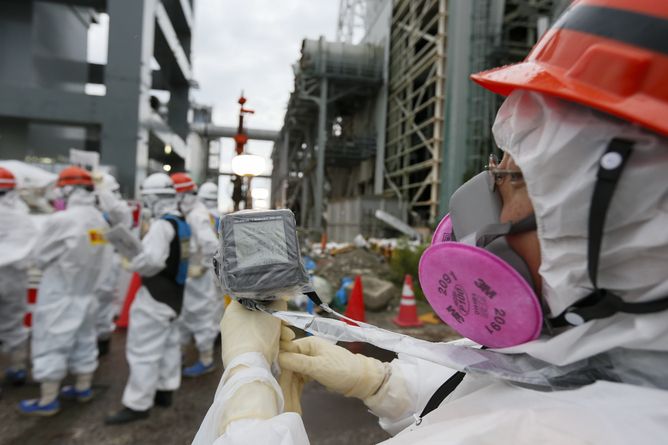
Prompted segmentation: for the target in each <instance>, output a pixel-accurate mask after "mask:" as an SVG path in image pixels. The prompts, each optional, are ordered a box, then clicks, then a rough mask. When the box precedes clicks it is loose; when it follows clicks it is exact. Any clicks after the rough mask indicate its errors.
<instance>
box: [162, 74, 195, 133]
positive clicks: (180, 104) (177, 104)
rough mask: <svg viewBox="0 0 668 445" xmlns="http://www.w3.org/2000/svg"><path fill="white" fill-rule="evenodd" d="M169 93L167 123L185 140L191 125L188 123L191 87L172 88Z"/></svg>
mask: <svg viewBox="0 0 668 445" xmlns="http://www.w3.org/2000/svg"><path fill="white" fill-rule="evenodd" d="M169 92H170V95H169V104H168V105H167V109H168V115H167V123H168V124H169V126H170V128H171V129H172V130H173V131H174V133H176V134H178V135H179V136H181V138H182V139H183V140H185V139H186V137H187V136H188V133H189V132H190V124H189V123H188V110H189V109H190V87H189V86H188V85H179V86H175V87H172V88H170V91H169Z"/></svg>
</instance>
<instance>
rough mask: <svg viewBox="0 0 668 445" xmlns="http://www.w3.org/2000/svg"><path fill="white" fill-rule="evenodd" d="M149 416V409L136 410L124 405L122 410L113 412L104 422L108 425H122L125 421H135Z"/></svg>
mask: <svg viewBox="0 0 668 445" xmlns="http://www.w3.org/2000/svg"><path fill="white" fill-rule="evenodd" d="M146 418H148V410H146V411H135V410H133V409H130V408H128V407H123V409H122V410H120V411H119V412H117V413H116V414H112V415H111V416H108V417H107V418H106V419H104V423H105V424H107V425H121V424H123V423H129V422H134V421H136V420H142V419H146Z"/></svg>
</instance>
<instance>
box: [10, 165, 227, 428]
mask: <svg viewBox="0 0 668 445" xmlns="http://www.w3.org/2000/svg"><path fill="white" fill-rule="evenodd" d="M53 190H54V196H53V197H52V198H53V199H52V202H53V207H54V208H56V209H58V208H60V209H62V210H57V211H55V212H54V213H52V214H49V215H47V216H44V217H43V218H42V222H41V224H40V226H41V227H40V228H38V227H36V225H35V223H34V221H33V218H32V217H31V215H29V208H28V206H27V205H26V204H25V203H24V202H23V201H22V199H21V197H20V194H19V187H17V181H16V177H15V175H14V174H13V173H12V172H11V171H9V170H8V169H6V168H1V167H0V219H1V222H2V228H0V231H1V232H0V235H1V236H0V249H1V250H2V251H3V255H2V260H1V261H2V262H1V263H0V300H1V301H0V342H1V343H2V348H3V352H5V353H8V354H9V358H10V360H9V361H10V367H9V369H7V370H6V373H5V378H6V380H8V381H9V382H11V383H14V384H22V383H24V382H25V381H26V379H27V377H28V370H29V366H28V365H29V357H30V358H31V360H30V361H31V362H32V377H33V379H34V380H35V381H37V382H39V383H40V395H39V397H38V398H36V399H29V400H23V401H21V402H20V404H19V407H18V408H19V411H20V412H21V413H23V414H27V415H39V416H49V415H53V414H56V413H57V412H58V411H59V410H60V408H61V405H60V400H61V399H74V400H77V401H79V402H86V401H88V400H90V399H91V398H92V397H93V396H94V393H93V389H92V384H93V376H94V372H95V370H96V369H97V367H98V356H99V355H100V354H104V353H106V352H107V351H108V349H109V342H110V338H111V333H112V332H113V330H114V318H115V317H116V316H117V315H118V312H119V307H120V305H119V304H118V297H119V296H121V295H120V294H121V293H123V295H122V296H124V290H125V289H122V288H121V282H122V280H121V279H120V278H121V277H122V276H123V275H126V274H130V273H137V274H138V275H139V276H140V277H141V287H140V288H139V290H138V291H137V294H136V297H135V299H134V302H133V304H132V306H131V310H130V315H129V328H128V337H127V345H126V357H127V361H128V363H129V365H130V376H129V379H128V382H127V385H126V388H125V391H124V393H123V400H122V403H123V408H122V409H121V410H120V411H118V412H117V413H116V414H114V415H112V416H110V417H108V418H107V419H106V423H108V424H118V423H125V422H129V421H132V420H137V419H142V418H145V417H147V416H148V412H149V410H150V408H151V407H152V406H153V405H160V406H169V405H170V404H171V397H172V393H173V391H175V390H176V389H178V388H179V386H180V382H181V375H182V374H183V375H184V376H186V377H198V376H201V375H203V374H206V373H208V372H211V371H213V369H214V367H215V364H214V360H213V349H214V342H215V341H216V337H217V333H218V324H219V321H220V318H221V317H222V312H223V299H222V296H221V295H220V292H218V290H217V289H216V285H215V276H214V274H213V273H212V262H211V257H212V256H213V253H214V252H215V250H216V249H217V245H218V241H217V235H216V225H217V221H218V218H219V216H218V210H217V206H218V187H217V186H216V185H215V184H213V183H204V184H202V186H201V188H200V189H199V191H198V188H197V186H196V184H195V183H194V182H193V180H192V179H191V178H190V177H189V176H188V175H187V174H185V173H175V174H173V175H172V176H171V177H170V176H168V175H166V174H164V173H156V174H152V175H150V176H149V177H147V178H146V179H145V181H144V182H143V184H142V186H141V198H142V204H143V209H142V212H141V215H142V216H141V220H142V222H143V224H135V223H134V221H133V218H132V211H131V207H130V206H129V205H128V203H127V202H126V201H124V200H123V199H122V198H121V195H120V186H119V184H118V182H117V181H116V180H115V178H113V176H111V175H109V174H107V173H101V174H100V173H91V172H89V171H87V170H85V169H83V168H80V167H76V166H71V167H67V168H65V169H63V170H62V171H61V172H60V174H59V175H58V179H57V182H56V184H55V187H54V189H53ZM133 225H141V226H143V227H144V228H145V231H146V233H145V234H143V237H142V239H141V242H140V241H139V235H140V234H139V232H140V228H135V229H134V231H133ZM117 229H120V231H121V233H124V234H125V236H126V237H129V238H131V239H130V241H131V242H130V244H132V242H134V243H135V246H136V248H137V251H136V252H135V253H134V254H132V255H131V257H123V256H122V255H121V254H120V253H119V251H117V249H115V246H114V244H113V243H112V242H109V240H110V239H111V235H110V234H111V232H112V231H114V230H117ZM108 234H109V236H108ZM108 238H109V239H108ZM30 267H34V268H37V269H39V270H40V271H41V272H42V276H41V280H40V283H39V287H38V290H37V301H36V303H35V305H34V307H33V309H32V320H33V321H32V332H29V330H28V329H27V328H26V327H25V326H24V323H23V320H24V316H25V314H26V311H27V305H26V303H27V299H26V295H27V288H28V270H29V268H30ZM126 282H127V280H126ZM193 337H194V339H195V342H196V346H197V350H198V351H199V358H198V360H197V361H196V362H195V363H194V364H193V365H192V366H189V367H186V368H184V369H182V367H181V357H182V347H185V346H187V345H188V344H189V342H190V341H191V339H192V338H193ZM68 373H69V374H71V375H73V377H74V384H73V385H67V386H62V385H61V383H62V381H63V380H64V379H65V377H66V376H67V375H68Z"/></svg>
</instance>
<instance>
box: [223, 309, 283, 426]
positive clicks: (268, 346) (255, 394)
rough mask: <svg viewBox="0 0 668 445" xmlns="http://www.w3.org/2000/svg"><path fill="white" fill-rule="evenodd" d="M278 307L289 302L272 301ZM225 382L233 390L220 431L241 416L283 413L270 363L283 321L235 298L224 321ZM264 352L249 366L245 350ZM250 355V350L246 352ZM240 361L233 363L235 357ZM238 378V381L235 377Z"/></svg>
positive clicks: (228, 388) (275, 353)
mask: <svg viewBox="0 0 668 445" xmlns="http://www.w3.org/2000/svg"><path fill="white" fill-rule="evenodd" d="M270 307H271V308H273V309H275V310H285V309H286V308H287V303H286V302H285V301H283V300H278V301H276V302H274V303H272V304H271V306H270ZM220 334H221V349H222V356H223V365H224V366H225V367H226V368H228V367H229V366H230V365H233V368H231V369H226V370H225V374H224V375H223V380H224V386H223V391H225V390H226V389H227V390H228V391H230V393H229V394H227V395H226V396H225V397H223V398H224V399H225V402H224V403H223V409H222V413H221V416H220V418H219V419H218V432H219V434H223V433H224V432H225V430H226V429H227V427H228V425H229V424H230V423H232V422H234V421H236V420H241V419H269V418H271V417H274V416H276V415H278V414H280V412H281V409H282V407H283V400H282V397H281V395H280V394H277V391H280V388H279V386H278V385H277V383H276V380H275V379H274V378H273V377H272V375H271V372H270V370H269V367H270V365H271V363H272V362H273V361H274V360H276V357H277V355H278V343H279V339H280V337H281V321H280V320H279V319H277V318H275V317H272V316H271V315H268V314H265V313H264V312H259V311H251V310H249V309H246V308H245V307H244V306H242V305H241V304H240V303H239V302H237V301H234V300H232V301H231V302H230V304H229V305H228V307H227V309H226V310H225V314H224V315H223V319H222V320H221V322H220ZM246 353H251V354H257V353H259V354H261V356H262V358H260V359H259V360H260V362H263V363H262V364H259V363H256V364H255V365H253V366H249V364H248V363H247V362H248V360H243V357H240V356H241V355H242V354H246ZM246 357H248V354H247V355H246ZM236 358H239V359H240V360H241V362H240V361H239V360H237V364H238V366H237V365H235V364H233V361H234V359H236ZM235 380H236V381H235Z"/></svg>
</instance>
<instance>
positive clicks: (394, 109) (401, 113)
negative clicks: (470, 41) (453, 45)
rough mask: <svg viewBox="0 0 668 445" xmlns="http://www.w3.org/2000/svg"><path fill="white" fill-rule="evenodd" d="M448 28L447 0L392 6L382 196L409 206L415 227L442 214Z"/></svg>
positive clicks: (401, 0)
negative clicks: (440, 185) (440, 184)
mask: <svg viewBox="0 0 668 445" xmlns="http://www.w3.org/2000/svg"><path fill="white" fill-rule="evenodd" d="M446 24H447V13H446V0H424V1H412V0H396V1H395V3H394V10H393V12H392V29H391V36H390V68H389V93H388V103H387V110H388V112H387V136H386V138H387V140H386V152H385V182H384V183H385V185H384V192H385V194H386V195H388V196H389V195H392V196H393V195H395V194H396V195H399V196H400V199H401V200H402V201H403V202H404V203H407V204H408V210H409V212H410V214H411V216H412V218H411V222H412V223H413V224H425V223H433V222H434V219H435V218H436V216H437V212H438V182H439V162H440V158H441V149H442V146H443V123H444V101H445V91H444V88H445V62H446V56H445V54H446Z"/></svg>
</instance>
